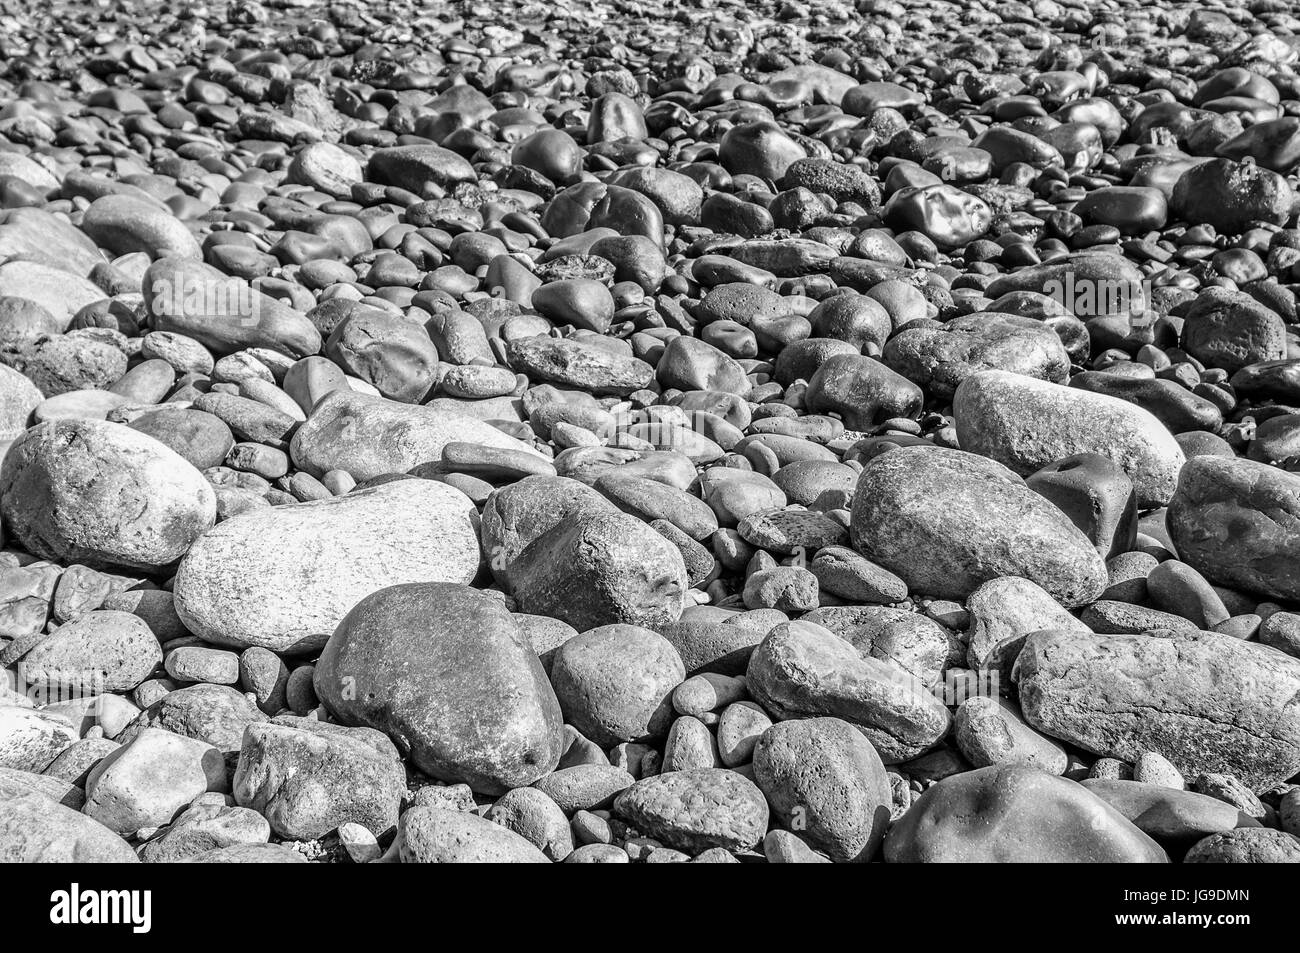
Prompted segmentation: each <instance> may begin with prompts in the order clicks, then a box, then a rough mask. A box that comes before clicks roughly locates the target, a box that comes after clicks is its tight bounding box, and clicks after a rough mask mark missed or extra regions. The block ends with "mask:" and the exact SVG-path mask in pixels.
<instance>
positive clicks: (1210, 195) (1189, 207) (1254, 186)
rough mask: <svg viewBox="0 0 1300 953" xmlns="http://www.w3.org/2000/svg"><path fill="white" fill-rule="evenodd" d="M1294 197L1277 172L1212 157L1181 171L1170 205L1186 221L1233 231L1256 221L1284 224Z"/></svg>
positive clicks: (1176, 214) (1239, 230)
mask: <svg viewBox="0 0 1300 953" xmlns="http://www.w3.org/2000/svg"><path fill="white" fill-rule="evenodd" d="M1294 201H1295V196H1294V194H1293V193H1292V191H1291V187H1290V186H1289V185H1288V184H1287V181H1286V179H1284V178H1283V177H1282V176H1280V175H1278V174H1277V173H1276V172H1270V171H1268V170H1267V169H1263V168H1260V167H1259V166H1256V165H1255V164H1254V163H1250V164H1245V163H1239V162H1234V161H1232V160H1231V159H1211V160H1209V161H1208V162H1204V163H1200V164H1198V165H1195V166H1193V167H1192V168H1190V169H1188V170H1187V171H1186V172H1184V173H1183V174H1182V176H1181V177H1180V178H1179V179H1178V182H1177V184H1176V185H1175V186H1174V192H1173V196H1172V197H1171V199H1170V202H1169V208H1170V211H1171V212H1173V213H1174V215H1175V216H1177V217H1178V218H1181V219H1182V220H1183V221H1185V222H1189V223H1191V224H1193V225H1198V224H1202V223H1205V224H1209V225H1213V226H1214V227H1215V228H1217V229H1219V230H1220V231H1222V232H1224V233H1225V234H1234V233H1236V232H1243V231H1245V230H1246V229H1247V228H1248V227H1250V225H1251V224H1253V223H1255V222H1268V223H1271V224H1275V225H1281V224H1284V223H1285V222H1286V219H1287V217H1288V216H1289V215H1290V214H1291V206H1292V204H1293V203H1294Z"/></svg>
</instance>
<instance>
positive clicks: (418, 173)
mask: <svg viewBox="0 0 1300 953" xmlns="http://www.w3.org/2000/svg"><path fill="white" fill-rule="evenodd" d="M366 172H367V174H369V175H371V176H373V177H374V178H375V180H376V181H380V182H386V183H387V184H389V185H395V186H397V187H398V188H401V189H405V190H406V191H407V192H414V193H415V194H416V195H419V196H421V197H424V196H425V195H426V194H427V192H426V190H427V189H428V188H430V187H433V188H436V189H445V188H447V187H448V186H453V185H455V184H456V183H457V182H473V181H474V180H475V175H474V169H473V167H472V166H470V164H469V162H468V161H466V160H465V159H464V158H463V157H461V156H459V155H457V154H456V153H454V152H452V151H451V150H449V149H443V148H440V147H438V146H435V145H413V146H395V147H392V148H388V149H379V150H376V151H375V153H374V154H373V155H372V156H371V157H370V162H369V164H368V165H367V167H366Z"/></svg>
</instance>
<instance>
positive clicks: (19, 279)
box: [0, 261, 108, 331]
mask: <svg viewBox="0 0 1300 953" xmlns="http://www.w3.org/2000/svg"><path fill="white" fill-rule="evenodd" d="M0 297H12V298H26V299H27V300H29V301H34V302H36V303H37V304H38V305H40V306H41V307H42V308H44V309H45V310H46V311H48V312H49V313H50V314H51V315H53V316H54V319H55V320H56V321H57V322H58V323H59V330H61V331H66V330H67V328H68V325H70V324H72V319H73V318H74V317H76V315H77V312H78V311H80V310H81V309H82V308H84V307H85V306H86V305H88V304H94V303H95V302H96V301H103V300H104V299H105V298H106V297H108V296H107V295H106V294H104V292H103V290H102V289H101V288H99V287H98V286H97V285H95V284H93V283H91V282H90V281H89V280H88V279H86V278H82V277H79V276H78V275H75V274H71V273H70V272H68V271H67V270H65V269H64V268H60V267H57V266H55V265H52V264H50V265H47V264H44V263H42V262H39V261H7V262H5V263H4V264H3V265H0Z"/></svg>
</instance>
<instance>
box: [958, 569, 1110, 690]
mask: <svg viewBox="0 0 1300 953" xmlns="http://www.w3.org/2000/svg"><path fill="white" fill-rule="evenodd" d="M966 610H967V612H969V613H970V628H969V629H968V630H967V651H966V662H967V664H968V665H969V666H970V667H971V668H973V669H975V670H976V671H981V670H985V669H992V670H993V671H996V672H997V673H998V676H999V682H1000V685H1001V687H1002V688H1003V689H1009V688H1010V686H1011V667H1012V665H1013V664H1014V663H1015V660H1016V657H1017V656H1018V655H1019V654H1020V650H1021V648H1022V647H1023V646H1024V643H1025V638H1026V637H1027V636H1029V635H1030V634H1031V633H1033V632H1039V631H1041V630H1043V629H1055V630H1057V631H1062V632H1089V631H1091V630H1090V629H1089V628H1088V626H1086V625H1085V624H1084V623H1082V622H1080V621H1079V620H1078V619H1076V618H1075V617H1074V616H1073V615H1071V614H1070V613H1069V612H1068V611H1066V610H1065V609H1064V608H1062V607H1061V605H1060V604H1059V603H1057V602H1056V600H1054V599H1053V598H1052V597H1051V596H1050V595H1049V594H1048V593H1047V592H1046V591H1044V590H1043V588H1042V587H1041V586H1038V585H1035V584H1034V583H1032V582H1030V581H1029V580H1028V579H1021V578H1019V577H1017V576H1003V577H1002V578H1000V579H991V580H989V581H988V582H986V583H984V584H983V585H982V586H980V587H979V588H978V589H976V590H975V591H974V592H972V593H971V595H970V598H969V599H967V600H966Z"/></svg>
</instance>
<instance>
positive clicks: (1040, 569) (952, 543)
mask: <svg viewBox="0 0 1300 953" xmlns="http://www.w3.org/2000/svg"><path fill="white" fill-rule="evenodd" d="M850 529H851V533H852V539H853V546H854V548H855V549H856V550H857V551H858V552H859V553H861V554H862V555H863V556H865V557H867V558H868V559H870V560H872V561H873V562H876V563H878V564H880V565H881V566H883V567H884V568H886V569H888V570H890V571H891V572H894V573H896V574H897V575H898V576H899V577H900V578H902V579H903V580H904V581H905V582H906V583H907V586H908V588H909V589H910V590H911V591H913V592H918V593H924V594H928V595H933V596H940V597H946V598H955V599H963V598H965V597H966V596H967V595H969V594H970V593H971V592H973V591H974V590H975V589H976V588H978V587H979V586H980V585H981V584H982V583H985V582H988V581H989V580H990V579H996V578H998V577H1000V576H1021V577H1024V578H1026V579H1029V580H1030V581H1031V582H1034V583H1036V584H1037V585H1039V586H1041V587H1042V588H1043V589H1044V590H1046V591H1047V592H1048V593H1049V594H1050V595H1051V596H1052V597H1053V598H1055V599H1057V600H1058V601H1059V602H1061V603H1062V604H1063V605H1065V606H1078V605H1083V604H1085V603H1087V602H1091V601H1092V600H1093V599H1095V598H1096V597H1097V596H1099V595H1100V594H1101V591H1102V590H1103V589H1104V588H1105V586H1106V581H1107V575H1106V567H1105V564H1104V563H1103V562H1102V559H1101V556H1100V555H1099V554H1098V553H1097V551H1096V549H1094V548H1093V546H1092V544H1091V543H1090V542H1089V541H1088V539H1087V537H1085V536H1084V535H1083V534H1082V533H1081V532H1079V530H1078V529H1077V528H1076V527H1075V526H1074V525H1073V524H1072V523H1070V521H1069V520H1068V518H1067V517H1066V516H1065V514H1063V513H1062V512H1061V511H1060V510H1058V509H1057V508H1056V507H1054V506H1052V505H1051V504H1050V503H1048V502H1047V501H1046V500H1044V499H1042V498H1041V497H1039V496H1038V495H1037V494H1035V493H1034V492H1032V491H1031V490H1029V489H1027V488H1026V487H1025V486H1024V485H1023V483H1021V482H1020V481H1019V480H1018V479H1017V478H1016V476H1015V475H1014V474H1013V473H1012V472H1011V471H1010V470H1007V469H1006V468H1005V467H1003V466H1002V465H1001V464H998V463H996V462H993V461H990V460H986V459H985V458H982V457H978V456H975V455H974V454H969V453H964V452H962V451H958V450H948V449H942V448H937V447H935V448H928V447H909V448H903V449H898V450H892V451H890V452H888V453H884V454H881V455H880V456H878V457H876V458H875V459H874V460H872V461H871V462H870V463H869V464H868V465H867V466H866V468H865V469H864V470H863V472H862V477H861V478H860V479H859V481H858V486H857V490H856V492H855V494H854V499H853V510H852V521H851V525H850Z"/></svg>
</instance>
